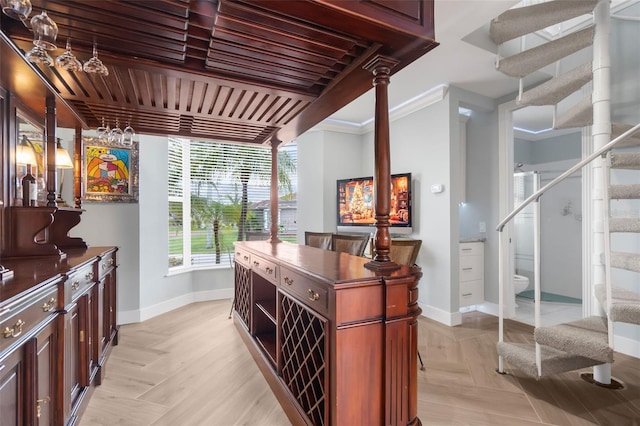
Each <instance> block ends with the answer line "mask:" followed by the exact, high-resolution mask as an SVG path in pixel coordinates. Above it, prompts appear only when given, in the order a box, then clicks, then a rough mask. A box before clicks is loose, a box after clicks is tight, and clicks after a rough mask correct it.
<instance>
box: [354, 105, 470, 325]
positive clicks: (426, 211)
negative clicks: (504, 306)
mask: <svg viewBox="0 0 640 426" xmlns="http://www.w3.org/2000/svg"><path fill="white" fill-rule="evenodd" d="M451 121H455V122H456V123H453V124H454V126H453V127H455V129H452V128H451V127H452V126H451V124H452V123H451ZM457 121H458V120H457V113H456V115H455V120H451V117H450V100H449V98H448V96H447V97H445V99H444V100H442V101H440V102H438V103H435V104H433V105H430V106H428V107H426V108H423V109H420V110H418V111H415V112H413V113H411V114H409V115H407V116H405V117H402V118H400V119H398V120H395V121H392V122H391V123H390V147H391V173H392V174H393V173H406V172H410V173H411V174H412V180H413V188H412V190H413V191H412V192H413V193H412V197H413V198H412V203H413V204H412V206H413V234H411V235H410V237H411V238H416V239H421V240H422V247H421V249H420V253H419V255H418V259H417V261H416V263H417V264H418V265H420V266H421V267H422V272H423V277H422V279H421V280H420V283H419V303H420V306H421V307H422V309H423V315H426V316H428V317H430V318H434V319H436V320H438V321H440V322H443V323H445V324H450V325H455V324H458V323H459V321H460V316H459V313H458V284H457V281H458V278H457V276H458V274H457V270H458V268H457V265H458V260H457V252H458V245H457V242H458V221H457V216H458V215H457V210H456V211H452V203H453V201H452V200H456V199H457V194H454V193H452V188H456V184H455V182H452V179H454V177H453V176H455V175H456V173H455V172H452V170H451V168H450V166H449V164H450V163H451V162H452V161H456V160H455V159H454V158H457V154H456V151H457V144H451V143H450V140H451V138H452V137H455V138H457V135H458V130H457ZM452 135H454V136H452ZM363 140H364V142H365V145H364V146H363V151H362V154H361V155H362V157H363V159H364V160H365V164H366V167H367V168H366V170H363V172H364V173H365V175H371V174H373V165H374V134H373V132H369V133H367V134H365V135H364V136H363ZM454 145H455V146H454ZM452 150H453V151H454V152H452ZM452 175H453V176H452ZM433 184H442V185H443V187H444V191H443V192H441V193H438V194H433V193H431V191H430V187H431V185H433ZM456 209H457V207H456ZM453 252H455V253H456V256H455V257H453V256H452V253H453Z"/></svg>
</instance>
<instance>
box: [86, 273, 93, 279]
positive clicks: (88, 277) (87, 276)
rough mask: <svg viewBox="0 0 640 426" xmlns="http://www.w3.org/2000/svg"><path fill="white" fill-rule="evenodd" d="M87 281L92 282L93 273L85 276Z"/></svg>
mask: <svg viewBox="0 0 640 426" xmlns="http://www.w3.org/2000/svg"><path fill="white" fill-rule="evenodd" d="M84 277H85V279H87V280H92V279H93V272H89V273H88V274H87V275H85V276H84Z"/></svg>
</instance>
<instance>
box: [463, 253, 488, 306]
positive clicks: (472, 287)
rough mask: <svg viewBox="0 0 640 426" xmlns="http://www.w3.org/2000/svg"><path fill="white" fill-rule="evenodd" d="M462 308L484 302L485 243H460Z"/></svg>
mask: <svg viewBox="0 0 640 426" xmlns="http://www.w3.org/2000/svg"><path fill="white" fill-rule="evenodd" d="M459 276H460V307H461V308H462V307H464V306H469V305H478V304H480V303H483V302H484V243H482V242H470V243H460V273H459Z"/></svg>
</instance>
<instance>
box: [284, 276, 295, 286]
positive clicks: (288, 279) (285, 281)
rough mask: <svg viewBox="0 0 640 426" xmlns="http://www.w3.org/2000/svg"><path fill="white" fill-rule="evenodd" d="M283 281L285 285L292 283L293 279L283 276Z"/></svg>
mask: <svg viewBox="0 0 640 426" xmlns="http://www.w3.org/2000/svg"><path fill="white" fill-rule="evenodd" d="M284 283H285V284H286V285H293V280H292V279H291V278H289V277H284Z"/></svg>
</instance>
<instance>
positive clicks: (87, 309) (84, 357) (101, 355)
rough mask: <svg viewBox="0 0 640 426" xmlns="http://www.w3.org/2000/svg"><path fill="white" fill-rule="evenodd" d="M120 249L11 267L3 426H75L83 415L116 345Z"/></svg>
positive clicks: (2, 323) (1, 307) (0, 308)
mask: <svg viewBox="0 0 640 426" xmlns="http://www.w3.org/2000/svg"><path fill="white" fill-rule="evenodd" d="M116 250H117V249H116V248H115V247H106V248H105V247H103V248H101V247H96V248H88V249H82V250H78V251H73V250H70V251H69V252H67V253H66V254H67V256H66V257H63V258H61V257H46V258H44V257H43V258H23V259H11V260H9V261H7V264H8V265H10V268H11V269H12V270H13V271H14V277H13V278H12V279H11V280H8V281H5V282H3V292H2V293H1V294H0V333H2V336H0V401H1V404H2V411H1V412H0V424H2V426H4V425H17V426H18V425H19V426H25V425H27V426H31V425H34V426H35V425H56V426H57V425H72V424H75V423H76V422H77V420H78V418H79V417H80V416H81V414H82V411H83V410H84V408H85V407H86V404H87V402H88V397H89V395H90V394H91V390H92V388H93V387H95V386H97V385H99V383H100V380H101V374H103V373H102V372H103V371H104V366H105V363H106V361H107V358H108V355H109V353H110V349H111V347H112V346H113V345H114V344H117V333H118V326H117V323H116V315H115V312H116V298H115V296H116V286H117V283H116V265H115V252H116ZM105 259H106V260H105ZM109 259H112V260H109ZM103 261H104V262H103ZM103 263H104V265H103ZM103 266H104V267H103Z"/></svg>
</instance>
